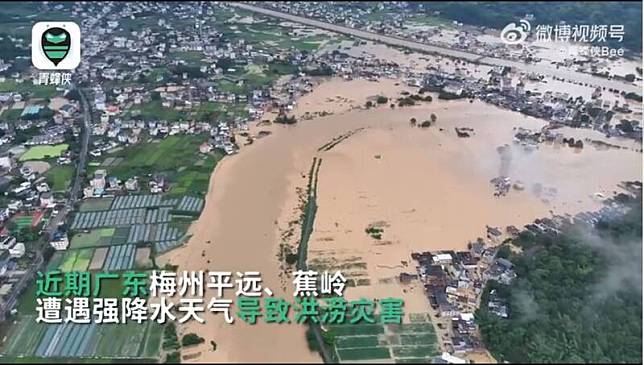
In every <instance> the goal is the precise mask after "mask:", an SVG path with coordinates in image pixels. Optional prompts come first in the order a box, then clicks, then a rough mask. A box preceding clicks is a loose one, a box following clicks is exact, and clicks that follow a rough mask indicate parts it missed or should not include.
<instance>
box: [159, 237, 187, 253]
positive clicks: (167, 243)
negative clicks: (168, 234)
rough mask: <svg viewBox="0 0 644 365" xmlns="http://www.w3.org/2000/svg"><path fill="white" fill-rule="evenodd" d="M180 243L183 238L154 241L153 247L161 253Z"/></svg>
mask: <svg viewBox="0 0 644 365" xmlns="http://www.w3.org/2000/svg"><path fill="white" fill-rule="evenodd" d="M182 244H183V240H173V241H162V242H155V243H154V249H155V250H156V252H157V253H158V254H161V253H165V252H168V251H170V250H172V249H173V248H176V247H179V246H181V245H182Z"/></svg>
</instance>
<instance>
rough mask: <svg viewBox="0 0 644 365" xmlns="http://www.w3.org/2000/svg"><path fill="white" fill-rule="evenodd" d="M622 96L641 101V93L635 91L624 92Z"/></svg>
mask: <svg viewBox="0 0 644 365" xmlns="http://www.w3.org/2000/svg"><path fill="white" fill-rule="evenodd" d="M624 98H625V99H631V100H635V101H639V102H640V103H641V102H642V95H639V94H638V93H635V92H630V93H626V94H625V95H624Z"/></svg>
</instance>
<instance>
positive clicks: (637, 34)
mask: <svg viewBox="0 0 644 365" xmlns="http://www.w3.org/2000/svg"><path fill="white" fill-rule="evenodd" d="M409 4H410V5H409V6H413V7H416V8H417V9H418V11H421V12H433V11H440V12H441V16H442V17H445V18H448V19H452V20H456V21H459V22H462V23H464V24H470V25H478V26H485V27H490V28H496V29H501V28H503V27H504V26H505V25H506V24H508V23H510V22H512V21H517V20H518V19H519V18H521V17H523V16H525V15H526V14H533V15H534V17H535V22H536V23H535V24H544V25H552V26H553V27H554V26H555V25H557V24H559V22H560V21H565V22H566V23H567V24H570V25H573V24H578V25H590V26H592V25H607V26H610V25H624V30H625V33H624V39H623V41H622V42H614V43H613V44H611V45H612V46H613V47H625V48H628V49H631V50H633V51H635V52H642V3H641V2H623V1H592V2H588V1H583V2H582V1H579V2H572V1H570V2H567V1H564V2H550V1H547V2H543V1H509V2H508V1H502V2H494V1H473V2H467V3H463V2H454V1H419V2H415V1H414V2H410V3H409Z"/></svg>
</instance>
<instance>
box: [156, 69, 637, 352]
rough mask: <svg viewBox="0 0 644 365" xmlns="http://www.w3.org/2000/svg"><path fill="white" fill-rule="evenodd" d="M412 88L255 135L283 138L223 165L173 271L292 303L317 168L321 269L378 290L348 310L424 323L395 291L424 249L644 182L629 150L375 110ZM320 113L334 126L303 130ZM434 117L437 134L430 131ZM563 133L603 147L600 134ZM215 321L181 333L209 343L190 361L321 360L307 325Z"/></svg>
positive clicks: (393, 86) (466, 106) (313, 251)
mask: <svg viewBox="0 0 644 365" xmlns="http://www.w3.org/2000/svg"><path fill="white" fill-rule="evenodd" d="M402 85H404V83H403V82H402V80H382V81H380V82H370V81H365V80H354V81H343V80H337V79H334V80H332V81H327V82H325V83H322V84H321V85H319V86H318V87H316V88H315V89H314V91H313V92H312V93H310V94H308V95H306V96H304V97H302V98H301V99H300V100H299V101H298V104H297V107H296V109H295V110H294V112H293V114H294V115H296V116H298V117H300V121H299V122H298V123H297V124H296V125H294V126H283V125H272V126H264V127H253V128H252V130H251V132H252V133H255V134H256V133H258V132H259V131H260V130H265V131H270V132H271V135H269V136H268V137H264V138H261V139H258V140H256V142H255V143H253V144H252V145H249V146H244V147H243V148H242V150H241V151H240V153H239V154H237V155H234V156H229V157H226V158H225V159H223V160H222V161H221V162H220V163H219V165H218V166H217V167H216V169H215V171H214V172H213V174H212V176H211V184H210V190H209V192H208V195H207V200H206V205H205V209H204V211H203V213H202V215H201V217H200V218H199V220H198V221H197V222H196V223H195V224H194V225H193V226H192V227H191V234H192V238H191V239H190V241H189V242H188V244H187V245H186V246H184V247H183V248H181V249H179V250H177V251H176V252H172V253H170V254H167V255H166V256H165V257H164V259H165V260H168V261H170V262H172V263H173V264H176V265H178V266H179V271H181V270H225V271H232V272H237V271H260V272H261V273H262V277H263V282H264V285H265V286H268V287H269V288H270V289H271V290H272V291H273V293H274V295H275V296H276V297H282V298H286V299H288V300H290V299H291V298H292V285H291V283H290V281H289V280H286V281H285V280H284V278H283V277H281V276H280V273H281V269H280V263H279V260H278V259H277V253H278V248H279V245H280V243H281V242H280V231H281V230H283V229H284V227H285V226H286V225H287V223H288V222H289V221H292V220H293V219H297V218H298V217H297V215H296V212H297V209H296V208H297V205H298V194H297V188H305V187H306V183H307V177H306V175H307V174H308V171H309V169H310V166H311V162H312V159H313V158H314V157H317V158H320V159H322V163H321V167H320V171H319V176H318V179H319V181H318V191H317V193H318V197H317V204H318V212H317V215H316V220H315V226H314V232H313V234H312V236H311V239H310V245H309V261H310V262H318V263H326V264H328V265H333V264H341V263H342V262H343V261H346V260H353V261H354V262H356V261H357V262H361V263H363V264H362V265H358V269H355V270H351V271H350V272H348V273H347V275H355V276H356V277H360V278H364V279H367V280H366V281H363V283H364V284H365V285H362V286H358V287H355V288H348V289H347V292H346V294H347V296H348V297H349V298H352V297H359V296H366V297H371V298H381V297H386V296H395V297H403V298H405V300H406V309H407V310H408V311H410V312H413V311H422V310H424V308H426V306H427V303H426V302H425V299H424V297H423V295H422V292H421V290H420V289H418V288H416V290H405V291H403V288H402V287H401V286H400V285H398V284H396V283H395V281H393V280H392V279H393V278H394V277H395V276H396V275H398V274H399V273H400V272H403V271H407V272H410V271H413V264H412V263H410V261H411V258H410V254H411V252H412V251H419V250H423V251H426V250H437V249H465V248H466V247H467V244H468V242H470V241H473V240H475V239H476V238H477V237H485V230H486V225H490V226H497V227H502V228H504V227H505V226H507V225H517V226H521V225H523V224H526V223H529V222H531V221H532V220H534V219H535V218H538V217H545V216H550V215H551V214H553V213H554V214H566V213H569V214H574V213H576V212H579V211H582V210H588V209H596V208H598V207H600V205H601V202H600V201H599V199H597V196H598V195H597V194H596V193H600V194H601V196H611V195H612V194H613V193H614V192H616V191H619V188H618V187H617V184H618V183H619V182H621V181H624V180H641V176H642V163H641V159H642V157H641V153H640V152H639V151H637V149H638V146H637V145H635V146H634V145H632V143H631V142H630V141H621V142H620V141H618V140H613V142H615V143H616V144H620V143H621V145H622V146H623V147H624V148H594V147H592V146H591V145H590V144H588V145H587V146H586V147H584V148H583V149H581V150H577V149H574V148H569V147H567V146H564V145H561V144H546V143H543V144H539V145H538V146H537V147H528V146H523V145H521V144H516V143H513V137H514V134H515V132H516V128H519V127H521V128H527V129H531V130H538V129H540V128H541V127H542V126H544V125H545V122H544V121H542V120H538V119H535V118H530V117H526V116H523V115H521V114H519V113H515V112H510V111H506V110H502V109H499V108H496V107H493V106H490V105H487V104H484V103H482V102H478V101H474V102H469V101H468V100H458V101H439V100H438V99H437V98H434V101H433V102H430V103H424V102H423V103H420V104H419V105H416V106H411V107H403V108H398V107H396V108H393V109H392V108H390V106H389V104H388V103H387V104H384V105H381V106H378V107H377V108H371V109H368V110H364V109H362V106H363V105H364V104H365V102H366V101H367V100H372V99H373V97H374V96H375V95H385V96H388V97H390V98H395V97H396V96H397V95H399V93H400V92H401V91H403V90H404V89H405V87H404V86H402ZM320 111H326V112H327V115H326V116H324V117H314V118H311V119H308V120H304V119H303V118H301V117H302V116H304V115H306V114H307V112H308V114H309V115H311V114H312V113H315V112H320ZM431 114H435V115H436V122H435V123H433V124H432V125H431V126H430V127H428V128H421V127H419V126H418V125H420V124H421V123H422V122H423V121H425V120H430V119H431ZM412 118H415V119H416V120H417V123H416V126H412V124H411V123H410V120H411V119H412ZM457 127H458V128H463V127H465V128H471V129H472V130H471V132H470V137H469V138H461V137H458V136H457V134H456V132H455V128H457ZM350 131H355V132H354V133H352V134H351V135H350V137H348V138H346V139H344V140H343V141H342V142H341V143H338V144H337V145H335V146H334V147H333V148H332V149H329V150H327V151H324V150H323V151H319V150H318V149H319V147H320V146H323V145H324V144H326V143H328V142H329V141H331V140H332V139H334V138H336V137H338V136H340V135H343V134H346V133H347V132H350ZM562 133H563V134H564V135H567V134H570V135H571V136H572V135H573V134H574V135H575V138H589V139H602V138H604V137H603V136H602V135H601V134H599V133H597V132H593V131H583V132H580V131H579V130H565V129H564V130H562ZM575 133H576V134H575ZM580 133H582V134H583V135H580ZM504 145H508V146H507V147H505V148H503V149H502V151H503V153H499V147H500V146H504ZM639 148H640V149H641V144H640V145H639ZM500 174H502V175H504V176H507V177H509V178H510V179H511V180H512V181H513V182H516V181H520V182H521V186H523V187H524V188H523V189H511V190H510V192H509V193H508V194H507V195H506V196H503V197H495V196H494V194H493V193H494V191H493V186H492V184H491V183H490V180H491V179H492V178H494V177H497V176H499V175H500ZM535 186H540V189H536V188H535ZM543 191H547V192H548V194H545V195H544V194H543V193H542V192H543ZM373 224H376V225H380V226H381V227H382V228H383V232H382V237H381V238H380V239H374V238H373V237H371V236H369V235H368V234H366V233H365V229H366V228H367V227H369V226H370V225H373ZM298 233H299V231H298ZM205 319H206V323H205V324H199V323H196V322H192V323H191V324H189V325H187V326H184V328H181V331H182V332H183V333H188V332H195V333H197V334H198V335H200V336H202V337H204V338H205V339H206V344H204V345H203V346H202V347H199V348H198V349H196V350H194V351H192V353H194V354H195V356H194V357H192V358H191V361H261V362H274V361H288V362H292V361H321V359H320V358H319V356H318V355H317V354H316V353H313V352H311V351H309V350H308V347H307V344H306V340H305V335H304V333H305V327H303V326H299V325H295V324H290V325H275V324H264V323H263V321H260V322H259V323H258V324H256V325H254V326H250V325H246V324H244V323H242V322H241V321H239V320H237V321H236V323H235V324H234V325H228V324H226V323H225V322H224V321H223V318H222V316H221V315H206V316H205ZM211 340H213V341H215V342H216V344H217V350H216V351H212V350H211V349H210V347H211V346H210V345H209V344H208V343H209V342H210V341H211ZM190 353H191V352H190V351H185V353H184V354H183V355H186V354H190Z"/></svg>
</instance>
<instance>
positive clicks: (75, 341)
mask: <svg viewBox="0 0 644 365" xmlns="http://www.w3.org/2000/svg"><path fill="white" fill-rule="evenodd" d="M97 329H98V325H97V324H96V323H90V324H79V323H71V322H68V323H64V324H56V325H50V326H48V328H47V331H46V332H45V335H44V336H43V338H42V340H41V341H40V345H38V348H37V349H36V352H35V355H36V356H40V357H82V356H89V355H90V353H91V352H90V351H91V347H90V346H91V343H90V340H91V339H92V337H93V336H94V334H95V333H96V330H97Z"/></svg>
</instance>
